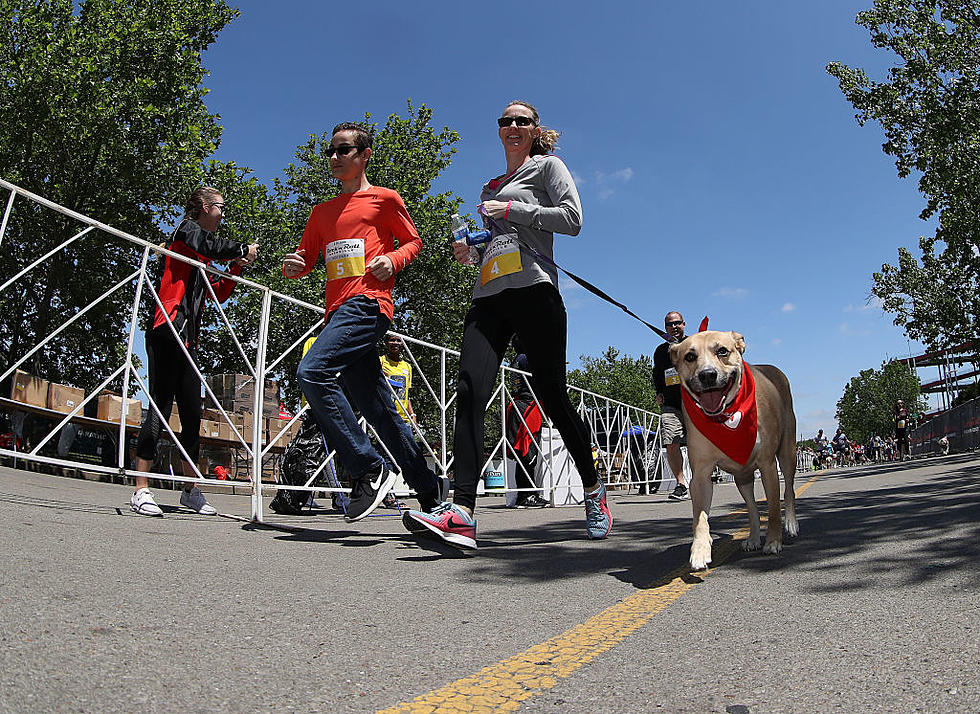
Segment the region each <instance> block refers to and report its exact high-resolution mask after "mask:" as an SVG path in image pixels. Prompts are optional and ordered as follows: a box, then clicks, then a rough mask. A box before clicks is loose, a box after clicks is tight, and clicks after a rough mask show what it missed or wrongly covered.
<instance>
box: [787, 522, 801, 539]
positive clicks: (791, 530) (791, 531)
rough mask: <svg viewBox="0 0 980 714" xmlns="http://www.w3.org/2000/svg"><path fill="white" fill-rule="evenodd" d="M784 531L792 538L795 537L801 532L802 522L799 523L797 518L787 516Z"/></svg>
mask: <svg viewBox="0 0 980 714" xmlns="http://www.w3.org/2000/svg"><path fill="white" fill-rule="evenodd" d="M783 532H785V533H786V535H788V536H789V537H790V538H795V537H796V536H798V535H799V534H800V524H799V523H797V521H796V519H795V518H787V519H786V525H785V527H784V528H783Z"/></svg>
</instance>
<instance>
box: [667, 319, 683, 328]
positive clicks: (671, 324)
mask: <svg viewBox="0 0 980 714" xmlns="http://www.w3.org/2000/svg"><path fill="white" fill-rule="evenodd" d="M683 324H684V321H683V320H671V321H670V322H668V323H667V327H677V326H678V325H683Z"/></svg>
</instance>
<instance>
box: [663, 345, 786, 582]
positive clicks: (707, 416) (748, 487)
mask: <svg viewBox="0 0 980 714" xmlns="http://www.w3.org/2000/svg"><path fill="white" fill-rule="evenodd" d="M743 352H745V339H744V338H743V337H742V336H741V335H740V334H738V333H737V332H715V331H710V332H698V333H696V334H694V335H691V336H690V337H688V338H687V339H685V340H684V341H682V342H680V343H679V344H676V345H672V346H671V348H670V358H671V360H672V361H673V363H674V367H675V368H676V369H677V372H678V374H679V375H680V378H681V386H682V389H683V390H685V392H686V395H685V400H684V422H685V424H686V426H687V450H688V458H689V460H690V462H691V471H692V473H693V479H692V480H691V505H692V507H693V510H694V542H693V543H692V544H691V567H692V568H693V569H695V570H700V569H703V568H706V567H707V565H708V563H710V562H711V534H710V532H709V530H708V513H709V511H710V510H711V491H712V483H711V472H712V471H713V470H714V467H715V465H716V464H717V465H718V466H720V467H721V468H723V469H724V470H725V471H728V472H729V473H731V474H733V475H734V476H735V484H736V485H737V486H738V490H739V493H741V494H742V498H743V499H744V500H745V506H746V509H747V510H748V513H749V526H750V532H749V537H748V539H747V540H746V541H745V543H744V544H743V545H742V547H743V548H744V549H745V550H758V548H759V546H760V545H761V542H760V528H759V509H758V508H757V507H756V503H755V494H754V481H755V470H756V469H758V470H759V471H760V472H761V473H762V485H763V488H764V489H765V492H766V501H767V502H768V506H769V522H768V525H767V528H766V544H765V547H764V548H763V552H764V553H778V552H779V551H780V550H782V547H783V528H782V522H781V518H780V508H779V474H778V472H777V471H776V461H777V460H778V461H779V468H780V469H781V470H782V472H783V479H784V480H785V482H786V490H785V493H784V499H785V501H786V533H787V534H788V535H790V536H795V535H796V534H797V533H798V532H799V525H798V524H797V522H796V508H795V498H796V494H795V492H794V491H793V477H794V476H795V475H796V416H795V415H794V414H793V396H792V394H790V389H789V381H788V380H787V379H786V375H784V374H783V373H782V372H781V371H780V370H778V369H777V368H776V367H773V366H772V365H749V368H750V371H751V375H750V377H749V379H748V380H746V374H745V370H744V365H745V363H744V362H743V361H742V353H743ZM753 380H754V382H755V408H756V415H757V417H758V429H757V432H756V438H755V440H754V446H753V445H752V443H751V442H750V441H746V440H744V439H743V440H742V447H741V448H742V449H743V450H744V453H745V455H746V456H747V463H744V464H743V463H740V462H737V461H735V460H733V458H732V457H731V456H729V455H727V454H726V453H725V452H724V451H722V449H721V448H719V447H718V446H716V444H715V443H713V442H712V441H711V440H709V438H708V436H706V435H705V434H703V433H702V432H701V431H699V430H698V427H697V425H696V424H695V421H694V420H692V418H691V415H690V414H689V413H688V411H689V405H690V404H695V406H693V409H699V410H700V411H701V412H703V415H702V414H695V415H694V416H695V419H696V420H698V421H700V423H701V424H702V426H703V427H704V428H705V430H706V431H707V432H708V433H709V434H720V437H719V438H720V439H724V438H726V433H725V429H726V428H727V429H729V430H730V431H732V434H735V432H736V431H737V429H738V427H739V425H740V421H742V422H743V423H742V426H744V427H745V428H746V429H750V426H751V422H750V419H749V418H748V417H749V416H751V409H750V408H746V406H745V405H746V404H748V403H749V402H747V401H746V402H745V403H742V402H739V401H738V400H739V399H742V400H745V399H747V398H748V395H747V392H746V391H744V390H747V389H748V385H750V384H751V382H752V381H753ZM743 382H745V384H746V386H745V387H743ZM740 390H743V391H742V392H740ZM691 400H693V402H692V401H691ZM736 407H739V409H740V410H739V411H735V408H736ZM743 417H745V418H744V419H743ZM707 422H712V423H711V424H708V423H707ZM742 433H743V434H749V435H750V433H751V431H750V430H749V431H745V432H742ZM732 438H733V439H734V436H733V437H732ZM739 438H740V437H739ZM715 441H716V442H718V443H721V442H719V439H718V438H716V439H715ZM726 448H727V449H728V451H729V452H731V451H732V447H731V444H728V446H727V447H726ZM748 449H751V454H749V452H748Z"/></svg>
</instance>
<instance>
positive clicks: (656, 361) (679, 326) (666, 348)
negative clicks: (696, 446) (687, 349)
mask: <svg viewBox="0 0 980 714" xmlns="http://www.w3.org/2000/svg"><path fill="white" fill-rule="evenodd" d="M664 329H665V330H666V331H667V334H668V335H670V337H671V339H672V340H673V341H674V342H680V341H681V340H683V339H684V318H683V317H682V316H681V314H680V313H679V312H668V313H667V315H666V316H665V317H664ZM670 345H671V343H670V342H664V343H663V344H662V345H660V346H659V347H657V349H656V351H655V352H654V353H653V386H654V388H655V389H656V390H657V404H659V405H660V407H661V409H662V414H661V415H660V438H661V440H662V441H663V445H664V448H665V449H667V464H668V465H669V466H670V470H671V471H672V472H673V473H674V476H675V477H676V478H677V487H676V488H674V492H673V493H672V494H670V496H668V498H669V499H670V500H672V501H683V500H684V499H686V498H690V495H689V494H688V491H687V476H686V475H685V474H684V455H683V454H682V453H681V442H683V441H684V417H683V415H682V413H681V378H680V376H679V375H678V374H677V370H676V369H674V365H673V363H672V362H671V361H670Z"/></svg>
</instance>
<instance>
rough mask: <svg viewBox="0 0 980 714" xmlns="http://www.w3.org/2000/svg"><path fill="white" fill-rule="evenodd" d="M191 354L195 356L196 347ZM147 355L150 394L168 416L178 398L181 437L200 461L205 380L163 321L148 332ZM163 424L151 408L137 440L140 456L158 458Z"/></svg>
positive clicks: (185, 446)
mask: <svg viewBox="0 0 980 714" xmlns="http://www.w3.org/2000/svg"><path fill="white" fill-rule="evenodd" d="M190 355H191V357H194V356H195V354H194V351H193V350H191V351H190ZM146 359H147V362H148V365H147V366H148V371H149V378H150V384H149V387H150V398H151V399H152V400H153V402H154V403H155V404H156V405H157V406H158V407H159V408H160V411H161V412H163V418H164V419H169V418H170V410H171V409H172V408H173V404H174V399H176V400H177V413H178V414H179V415H180V434H179V437H178V438H179V439H180V443H181V446H183V447H184V450H185V451H186V452H187V455H188V456H190V457H191V460H192V461H195V462H196V461H197V457H198V452H199V451H200V445H201V435H200V431H201V380H200V379H199V378H198V376H197V373H196V372H195V371H194V369H193V368H192V367H191V365H190V363H189V362H188V361H187V357H185V356H184V352H183V350H181V349H180V345H179V344H177V340H176V339H175V338H174V336H173V333H171V332H170V327H169V326H168V325H166V324H164V325H160V326H159V327H157V328H154V329H152V330H150V331H149V332H147V333H146ZM162 428H163V425H162V424H161V423H160V417H158V416H157V413H156V412H155V411H153V408H152V407H150V408H148V409H147V411H146V419H144V420H143V426H142V427H141V428H140V435H139V439H138V440H137V441H136V455H137V456H138V457H139V458H141V459H146V460H147V461H153V460H154V459H155V458H156V453H157V439H159V438H160V429H162Z"/></svg>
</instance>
